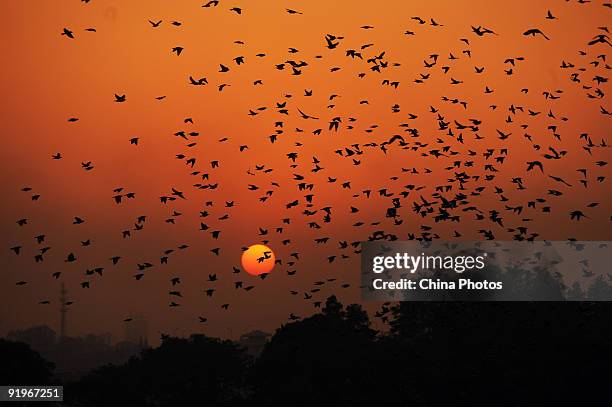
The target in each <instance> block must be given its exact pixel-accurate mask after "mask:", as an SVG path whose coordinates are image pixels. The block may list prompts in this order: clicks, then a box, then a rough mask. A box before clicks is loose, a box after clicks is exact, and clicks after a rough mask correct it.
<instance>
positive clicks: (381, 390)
mask: <svg viewBox="0 0 612 407" xmlns="http://www.w3.org/2000/svg"><path fill="white" fill-rule="evenodd" d="M611 311H612V306H611V305H610V303H606V302H599V303H594V302H593V303H587V302H549V303H499V302H498V303H495V302H490V303H485V302H481V303H459V302H448V303H436V302H429V303H427V302H402V303H399V304H398V305H394V306H389V307H383V309H382V310H381V311H379V312H377V316H383V317H384V319H385V320H386V321H387V322H388V324H389V330H387V331H385V332H384V333H381V332H378V331H376V330H374V329H373V328H372V326H371V323H370V319H369V316H368V314H367V313H366V312H365V311H364V310H363V309H362V308H361V306H360V305H356V304H352V305H348V306H343V305H342V304H341V303H339V302H338V301H337V299H336V298H335V297H333V296H332V297H329V298H328V299H327V301H326V303H325V306H324V307H323V308H322V309H321V312H320V313H318V314H315V315H313V316H311V317H308V318H305V319H303V320H300V321H295V322H290V323H287V324H284V325H282V326H281V327H280V328H278V329H277V331H276V333H275V334H274V335H273V337H272V338H271V339H270V341H269V342H268V343H267V345H266V346H265V348H264V350H263V352H262V353H261V354H260V355H259V357H257V358H256V359H253V358H251V357H249V356H248V355H247V353H246V351H245V350H244V349H242V348H240V347H239V346H238V345H237V344H236V343H234V342H231V341H228V340H221V339H216V338H210V337H207V336H204V335H193V336H191V337H190V338H176V337H170V336H164V337H162V343H161V345H160V346H159V347H157V348H153V349H147V350H145V351H143V352H142V353H141V354H140V355H139V356H138V357H133V358H131V359H130V360H129V361H128V362H126V363H124V364H122V365H116V366H115V365H109V366H104V367H100V368H98V369H96V370H94V371H92V372H91V373H90V374H88V375H87V376H85V377H83V378H82V379H80V380H79V381H77V382H74V383H68V384H66V388H65V391H64V394H65V398H66V403H65V404H66V405H72V406H116V405H129V406H183V405H185V406H187V405H203V406H230V405H246V404H247V403H248V404H252V403H256V405H264V406H266V405H268V406H269V405H286V404H292V405H329V404H331V403H335V404H337V405H340V406H345V405H346V406H348V405H372V406H412V405H416V406H421V405H424V406H429V405H439V404H442V403H444V404H447V405H475V406H478V405H513V406H514V405H516V406H518V405H534V404H540V403H545V404H544V405H552V404H557V405H567V404H570V403H572V404H574V403H580V404H581V405H582V404H586V403H588V404H589V405H609V396H610V394H611V389H612V387H611V386H612V385H611V384H612V370H611V369H610V367H609V366H610V359H611V358H610V356H609V355H610V345H611V344H612V343H611V341H610V338H611V337H612V335H611V334H612V328H611V326H612V324H610V321H611V319H610V317H611V316H612V312H611ZM17 348H19V349H17ZM0 355H2V357H3V363H2V365H1V367H0V371H1V374H0V380H1V381H2V383H11V384H20V383H23V384H26V383H27V384H32V383H34V382H36V383H37V384H42V383H43V382H44V381H45V380H50V378H51V366H49V365H48V364H47V363H46V362H45V361H44V360H42V358H40V357H37V356H36V355H35V353H34V352H33V351H31V350H29V349H28V348H27V346H24V345H21V344H15V343H11V342H7V341H0ZM24 355H28V356H27V357H25V356H24ZM7 361H8V364H7ZM7 366H12V367H9V368H7ZM11 369H14V370H11ZM15 369H16V370H15Z"/></svg>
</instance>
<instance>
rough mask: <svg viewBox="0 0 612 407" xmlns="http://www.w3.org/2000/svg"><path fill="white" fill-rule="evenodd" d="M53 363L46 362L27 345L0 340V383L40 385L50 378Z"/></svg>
mask: <svg viewBox="0 0 612 407" xmlns="http://www.w3.org/2000/svg"><path fill="white" fill-rule="evenodd" d="M53 367H54V366H53V363H50V362H47V361H46V360H45V359H43V358H42V356H40V355H39V354H38V353H37V352H35V351H33V350H32V349H31V348H30V346H29V345H27V344H25V343H22V342H12V341H7V340H5V339H0V383H1V384H2V385H12V386H17V385H41V384H47V383H48V382H49V379H50V378H51V373H52V370H53Z"/></svg>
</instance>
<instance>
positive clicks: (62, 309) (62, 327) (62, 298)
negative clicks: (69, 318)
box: [60, 283, 68, 338]
mask: <svg viewBox="0 0 612 407" xmlns="http://www.w3.org/2000/svg"><path fill="white" fill-rule="evenodd" d="M66 293H67V291H66V286H65V285H64V283H62V288H61V290H60V304H61V305H60V338H64V337H65V336H66V313H67V312H68V307H67V306H66Z"/></svg>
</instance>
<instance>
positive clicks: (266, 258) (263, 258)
mask: <svg viewBox="0 0 612 407" xmlns="http://www.w3.org/2000/svg"><path fill="white" fill-rule="evenodd" d="M275 260H276V258H275V257H274V252H272V250H271V249H270V248H269V247H268V246H265V245H263V244H254V245H252V246H250V247H249V248H248V249H247V250H245V251H244V252H243V253H242V268H243V269H244V271H246V272H247V273H249V274H251V275H254V276H257V275H260V274H265V273H269V272H270V271H272V269H273V268H274V262H275Z"/></svg>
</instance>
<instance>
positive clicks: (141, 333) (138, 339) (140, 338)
mask: <svg viewBox="0 0 612 407" xmlns="http://www.w3.org/2000/svg"><path fill="white" fill-rule="evenodd" d="M125 341H126V342H130V343H133V344H136V345H138V346H140V348H141V349H144V348H148V347H149V323H148V321H147V320H146V318H145V317H143V316H136V317H134V318H133V319H132V320H131V321H130V322H126V325H125Z"/></svg>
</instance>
